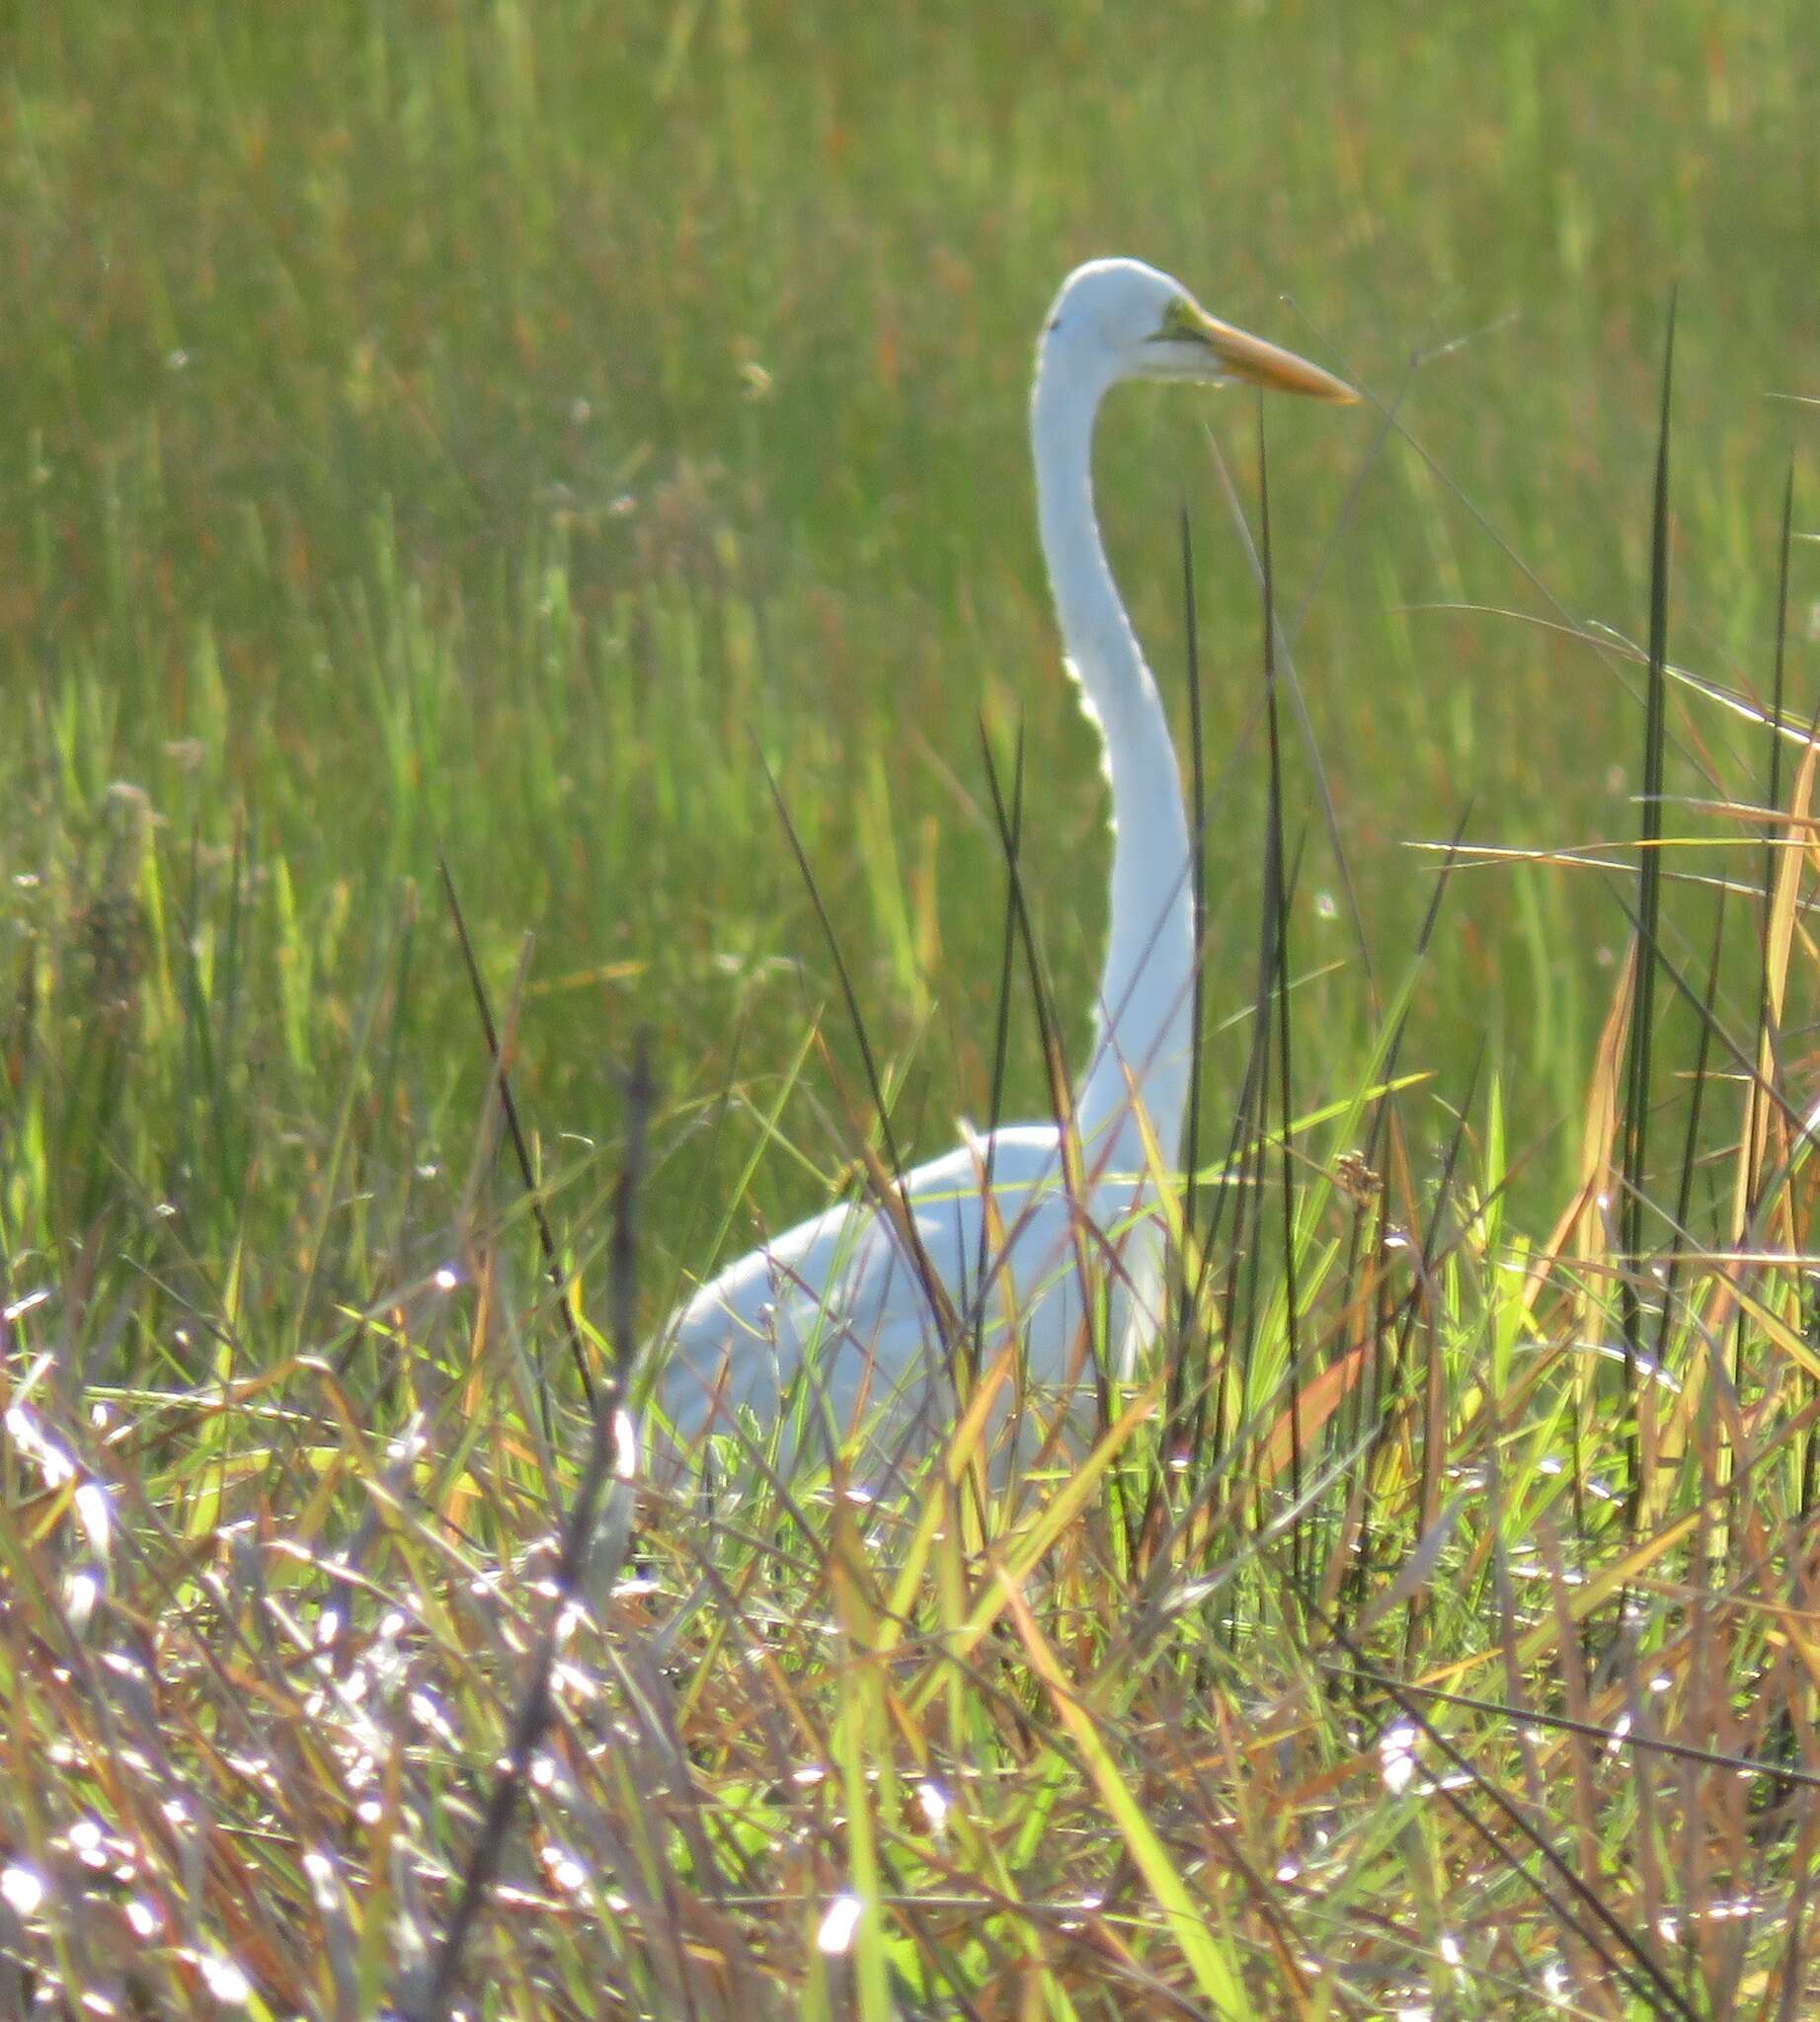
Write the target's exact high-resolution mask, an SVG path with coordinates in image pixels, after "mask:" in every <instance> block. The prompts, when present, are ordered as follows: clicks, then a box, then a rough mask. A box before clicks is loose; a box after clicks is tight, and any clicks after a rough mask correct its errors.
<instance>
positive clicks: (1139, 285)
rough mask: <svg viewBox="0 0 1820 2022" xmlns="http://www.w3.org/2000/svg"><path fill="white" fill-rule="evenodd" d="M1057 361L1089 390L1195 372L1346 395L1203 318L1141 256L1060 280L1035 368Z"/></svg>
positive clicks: (1101, 263) (1332, 396)
mask: <svg viewBox="0 0 1820 2022" xmlns="http://www.w3.org/2000/svg"><path fill="white" fill-rule="evenodd" d="M1051 365H1054V366H1056V367H1058V368H1063V367H1065V368H1066V369H1068V371H1069V372H1070V374H1072V375H1075V376H1078V377H1079V378H1080V379H1082V380H1084V381H1087V382H1089V383H1091V384H1093V385H1095V386H1097V387H1099V388H1102V389H1103V388H1105V387H1108V386H1112V385H1115V384H1116V383H1117V382H1118V381H1119V380H1121V379H1195V380H1202V381H1205V382H1208V383H1211V384H1214V385H1228V384H1233V383H1237V384H1240V385H1246V386H1263V387H1268V388H1270V389H1272V390H1273V391H1275V392H1278V393H1304V394H1307V395H1309V396H1310V397H1311V398H1313V399H1315V400H1333V401H1350V400H1356V399H1357V398H1358V395H1357V394H1355V393H1354V392H1353V390H1352V388H1351V387H1350V386H1348V385H1347V384H1346V382H1345V381H1344V380H1343V379H1336V378H1335V377H1334V376H1333V374H1332V373H1331V372H1323V371H1322V370H1321V368H1320V367H1319V366H1318V365H1311V364H1309V362H1308V361H1307V359H1306V358H1299V357H1298V356H1297V355H1296V353H1295V352H1294V351H1286V350H1281V349H1279V347H1278V346H1276V345H1274V344H1266V343H1265V341H1264V340H1263V339H1262V338H1260V337H1251V336H1249V335H1248V334H1247V333H1246V332H1244V331H1242V330H1234V329H1233V328H1232V326H1231V325H1230V324H1229V323H1222V322H1220V321H1219V320H1218V319H1217V318H1215V317H1212V316H1210V315H1209V314H1208V313H1207V311H1206V310H1205V309H1203V308H1202V307H1201V305H1200V303H1199V302H1197V301H1196V300H1195V298H1194V297H1193V296H1192V295H1191V294H1190V293H1189V292H1188V290H1187V289H1186V288H1185V287H1183V286H1182V284H1181V282H1180V281H1178V280H1171V279H1170V278H1169V276H1168V275H1167V274H1166V273H1159V272H1157V271H1156V269H1155V268H1153V267H1147V266H1146V265H1145V264H1144V262H1143V261H1142V260H1090V261H1089V262H1088V263H1087V264H1086V266H1084V267H1077V268H1075V270H1074V272H1072V273H1070V274H1069V275H1068V279H1067V280H1065V281H1064V282H1063V283H1062V292H1061V293H1060V294H1059V295H1058V296H1057V297H1056V299H1055V303H1054V306H1053V307H1052V308H1051V309H1050V312H1049V320H1048V322H1047V323H1046V324H1045V325H1044V328H1043V340H1042V344H1041V346H1040V348H1039V368H1040V369H1042V368H1048V367H1050V366H1051Z"/></svg>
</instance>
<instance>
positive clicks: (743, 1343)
mask: <svg viewBox="0 0 1820 2022" xmlns="http://www.w3.org/2000/svg"><path fill="white" fill-rule="evenodd" d="M1125 379H1180V380H1201V381H1207V382H1212V383H1215V384H1221V383H1230V382H1240V383H1243V384H1247V385H1253V386H1261V387H1269V388H1274V389H1276V390H1277V391H1280V392H1285V393H1300V394H1307V395H1310V396H1312V397H1313V398H1314V399H1316V400H1328V401H1350V400H1352V399H1353V398H1354V397H1355V396H1354V394H1353V392H1352V390H1351V388H1350V387H1348V386H1346V385H1345V384H1344V383H1343V382H1342V381H1340V380H1338V379H1336V378H1334V377H1332V375H1331V374H1329V373H1327V372H1324V371H1322V370H1321V369H1320V367H1319V366H1317V365H1312V364H1309V363H1308V362H1307V361H1306V359H1304V358H1300V357H1297V356H1296V355H1295V354H1294V353H1292V352H1290V351H1286V350H1279V349H1278V348H1277V347H1276V346H1274V345H1271V344H1266V343H1264V342H1263V341H1262V340H1261V339H1259V338H1255V337H1250V336H1247V335H1246V334H1245V333H1244V332H1243V331H1240V330H1234V329H1232V328H1231V327H1230V326H1229V325H1227V324H1225V323H1221V322H1218V321H1216V320H1215V319H1214V318H1213V317H1212V316H1210V315H1208V314H1207V312H1206V311H1205V310H1204V309H1203V308H1202V307H1201V306H1200V304H1199V303H1198V302H1197V301H1196V300H1195V299H1194V297H1193V296H1192V295H1191V294H1189V293H1188V291H1187V290H1186V289H1185V288H1183V287H1182V286H1181V284H1180V283H1179V282H1177V281H1174V280H1171V279H1170V278H1169V276H1168V275H1167V274H1164V273H1159V272H1157V271H1156V270H1155V269H1154V268H1151V267H1147V266H1145V265H1144V264H1143V263H1142V262H1140V261H1136V260H1096V261H1093V262H1091V263H1089V264H1088V265H1087V266H1084V267H1080V268H1077V269H1076V270H1075V271H1074V272H1072V273H1071V274H1069V276H1068V279H1067V280H1066V281H1065V282H1064V283H1063V286H1062V291H1061V293H1060V294H1059V295H1058V296H1057V297H1056V300H1055V304H1054V306H1053V307H1052V308H1051V310H1050V312H1049V315H1048V317H1047V318H1046V319H1045V322H1044V325H1043V334H1042V337H1041V339H1040V341H1039V343H1038V346H1037V356H1036V379H1035V385H1034V389H1033V391H1032V395H1031V403H1030V424H1031V444H1032V448H1033V451H1034V454H1035V464H1036V494H1037V518H1038V524H1039V527H1040V529H1041V534H1042V545H1043V556H1044V560H1045V562H1046V563H1047V564H1048V569H1049V579H1050V583H1051V586H1052V589H1053V591H1054V594H1055V601H1056V613H1057V617H1058V619H1059V620H1060V623H1061V631H1062V641H1063V647H1064V651H1065V654H1066V657H1067V663H1068V670H1069V672H1070V673H1071V674H1072V676H1073V678H1074V679H1075V680H1076V681H1077V682H1078V684H1079V687H1080V692H1081V703H1082V706H1083V708H1084V709H1085V712H1086V714H1087V716H1088V717H1089V718H1090V719H1091V720H1092V721H1093V722H1094V723H1095V724H1096V725H1097V726H1098V728H1099V731H1100V734H1101V736H1102V738H1103V739H1104V746H1105V771H1106V776H1107V780H1108V783H1109V785H1110V788H1111V798H1112V830H1113V849H1112V894H1111V908H1110V922H1109V926H1108V944H1107V949H1106V964H1105V970H1104V972H1103V974H1102V975H1101V978H1100V983H1099V990H1098V995H1097V997H1096V999H1095V1012H1096V1029H1095V1035H1094V1040H1093V1048H1092V1053H1091V1056H1090V1058H1089V1060H1088V1063H1087V1067H1086V1071H1085V1073H1084V1074H1083V1075H1082V1076H1081V1078H1080V1081H1079V1083H1078V1085H1077V1087H1076V1089H1075V1091H1074V1098H1073V1113H1072V1116H1071V1118H1070V1119H1069V1120H1068V1129H1069V1131H1070V1132H1071V1133H1072V1138H1073V1147H1077V1155H1076V1152H1075V1150H1074V1148H1073V1147H1069V1148H1068V1156H1067V1157H1066V1158H1065V1145H1064V1140H1063V1136H1062V1133H1061V1132H1060V1131H1059V1130H1058V1128H1057V1127H1056V1125H1055V1124H1054V1123H1045V1124H1016V1125H1011V1126H1008V1127H1005V1128H1000V1129H997V1130H995V1131H993V1132H992V1133H991V1135H990V1136H989V1137H984V1136H978V1135H976V1134H975V1133H973V1132H971V1131H968V1130H967V1129H966V1128H965V1127H963V1142H962V1143H961V1144H960V1145H959V1146H958V1147H957V1148H956V1149H955V1150H953V1151H950V1152H949V1153H947V1155H946V1156H945V1157H941V1158H937V1159H935V1160H933V1161H931V1162H930V1163H928V1164H926V1165H922V1166H918V1167H917V1168H916V1169H915V1170H914V1171H913V1172H910V1173H908V1174H906V1175H905V1176H904V1178H903V1180H902V1182H901V1184H900V1185H899V1186H898V1187H896V1188H894V1192H896V1193H897V1194H898V1200H897V1201H896V1202H894V1203H890V1204H886V1205H884V1206H881V1205H877V1204H876V1203H871V1202H855V1203H848V1204H845V1205H840V1206H836V1207H831V1208H830V1209H829V1210H828V1211H827V1212H826V1213H823V1214H819V1215H817V1216H815V1217H814V1218H813V1219H812V1220H809V1221H806V1222H803V1223H802V1224H801V1225H800V1226H798V1227H796V1228H793V1229H791V1230H790V1231H789V1232H788V1233H787V1234H785V1235H781V1236H778V1237H776V1238H775V1239H773V1240H772V1241H770V1242H767V1243H765V1244H763V1245H762V1246H761V1247H759V1248H758V1249H756V1250H753V1251H752V1253H751V1255H750V1256H746V1257H743V1258H741V1260H740V1261H739V1262H738V1263H737V1264H733V1265H731V1266H729V1267H728V1268H727V1269H726V1270H724V1271H722V1272H721V1273H720V1274H719V1275H718V1276H717V1277H715V1278H714V1279H712V1280H711V1281H710V1282H709V1283H705V1284H703V1285H702V1286H701V1288H700V1289H699V1290H698V1291H697V1292H696V1293H695V1295H694V1296H693V1297H692V1298H691V1299H690V1300H689V1301H688V1302H687V1304H686V1305H685V1306H684V1307H683V1308H682V1309H681V1311H680V1312H679V1313H677V1314H675V1315H673V1318H672V1320H671V1322H670V1323H669V1325H668V1326H667V1328H666V1329H665V1331H664V1334H663V1335H662V1336H661V1337H660V1341H659V1344H658V1348H657V1354H658V1356H659V1358H660V1367H661V1375H660V1376H659V1379H658V1385H659V1393H660V1395H661V1398H662V1402H663V1406H664V1410H665V1414H666V1416H667V1417H668V1418H669V1420H670V1422H671V1426H672V1429H673V1433H674V1434H675V1436H676V1438H677V1439H679V1440H680V1441H681V1442H682V1443H683V1444H684V1445H692V1444H693V1443H694V1442H696V1441H697V1440H698V1439H700V1437H701V1435H702V1434H703V1432H704V1431H705V1430H707V1429H709V1428H710V1427H727V1426H731V1425H733V1424H734V1423H735V1422H736V1418H735V1413H736V1408H748V1409H751V1410H752V1411H753V1412H754V1413H755V1414H756V1415H757V1417H758V1419H759V1420H760V1421H761V1422H769V1421H771V1420H773V1419H774V1418H775V1417H776V1415H777V1413H778V1410H779V1408H780V1406H781V1404H782V1403H783V1401H784V1400H785V1399H786V1398H787V1397H789V1396H790V1395H791V1394H792V1386H793V1385H794V1384H795V1382H796V1381H797V1380H798V1379H799V1376H800V1377H802V1378H803V1379H804V1380H806V1381H808V1382H809V1383H811V1384H813V1386H814V1413H815V1418H816V1420H817V1422H820V1423H826V1421H825V1420H823V1418H822V1412H823V1408H824V1403H825V1404H826V1406H827V1407H828V1408H831V1412H832V1415H833V1419H834V1422H835V1425H836V1426H837V1428H838V1429H839V1430H840V1431H841V1432H843V1433H844V1432H845V1431H846V1430H847V1429H848V1428H849V1427H850V1426H851V1425H852V1424H853V1423H855V1421H856V1419H857V1418H858V1417H860V1416H862V1415H865V1414H869V1413H870V1412H871V1411H872V1410H873V1409H874V1408H875V1407H878V1406H881V1405H883V1406H888V1407H889V1411H888V1416H887V1418H886V1419H885V1420H884V1421H882V1422H883V1423H888V1424H889V1425H891V1426H892V1427H893V1428H897V1429H904V1428H906V1427H907V1426H910V1425H911V1422H912V1421H918V1422H920V1423H921V1424H923V1425H924V1426H926V1427H928V1428H930V1429H934V1428H937V1427H939V1426H941V1425H943V1424H945V1423H948V1422H949V1421H950V1420H951V1418H952V1412H953V1406H954V1395H955V1393H954V1388H953V1381H952V1376H951V1373H950V1368H949V1361H948V1358H949V1356H950V1354H951V1353H952V1352H953V1350H954V1349H955V1347H956V1345H957V1341H958V1340H961V1339H966V1340H971V1339H972V1338H973V1331H974V1329H975V1328H976V1327H977V1328H979V1329H981V1331H982V1334H983V1338H984V1346H985V1348H986V1353H987V1357H988V1361H989V1360H990V1358H991V1356H992V1355H993V1354H994V1353H995V1352H996V1351H997V1350H998V1349H999V1348H1001V1347H1002V1346H1003V1345H1004V1344H1005V1343H1006V1342H1007V1341H1009V1340H1013V1339H1015V1340H1016V1341H1017V1342H1018V1343H1019V1344H1020V1345H1021V1348H1022V1351H1023V1355H1024V1359H1025V1360H1024V1370H1025V1373H1026V1376H1027V1379H1028V1380H1029V1381H1030V1382H1031V1383H1032V1384H1033V1385H1037V1386H1055V1385H1057V1384H1063V1383H1068V1382H1074V1381H1077V1380H1078V1377H1079V1372H1080V1361H1079V1357H1080V1356H1081V1354H1082V1352H1083V1343H1084V1340H1085V1330H1084V1329H1083V1325H1082V1322H1083V1318H1084V1316H1085V1315H1086V1313H1087V1312H1088V1310H1089V1303H1088V1302H1089V1300H1090V1299H1092V1298H1094V1297H1095V1296H1096V1294H1095V1290H1094V1287H1097V1286H1104V1288H1105V1294H1106V1298H1107V1305H1106V1308H1105V1310H1106V1313H1107V1316H1108V1325H1107V1329H1106V1335H1105V1346H1106V1353H1107V1354H1108V1356H1109V1358H1110V1361H1111V1364H1112V1366H1111V1368H1110V1369H1109V1371H1108V1373H1109V1374H1110V1375H1112V1376H1114V1377H1115V1378H1124V1377H1127V1376H1129V1375H1130V1374H1131V1373H1132V1370H1133V1368H1134V1366H1135V1363H1136V1360H1137V1357H1138V1355H1139V1354H1140V1352H1141V1351H1142V1349H1143V1348H1144V1346H1145V1345H1146V1344H1147V1341H1148V1339H1149V1338H1150V1337H1151V1336H1152V1334H1153V1333H1154V1331H1155V1328H1156V1325H1157V1322H1158V1319H1159V1307H1160V1301H1161V1295H1162V1290H1163V1270H1162V1265H1163V1225H1162V1220H1161V1216H1160V1214H1159V1212H1158V1208H1157V1200H1156V1189H1157V1187H1158V1185H1159V1184H1160V1183H1161V1182H1162V1181H1163V1180H1164V1178H1165V1176H1167V1175H1169V1174H1171V1173H1172V1172H1173V1170H1174V1168H1175V1165H1176V1162H1177V1158H1178V1153H1179V1146H1180V1140H1181V1130H1182V1113H1183V1109H1184V1107H1185V1104H1186V1099H1187V1092H1188V1077H1189V1060H1190V1052H1191V1049H1192V1046H1193V1034H1192V1032H1191V1030H1190V1025H1191V1007H1192V1002H1193V972H1194V961H1195V951H1194V928H1193V904H1192V892H1191V880H1190V840H1189V833H1188V819H1187V815H1186V811H1185V809H1184V806H1183V799H1182V789H1181V779H1180V775H1179V773H1178V771H1177V767H1176V758H1175V749H1174V745H1173V743H1172V742H1171V740H1170V736H1169V723H1168V718H1167V716H1166V715H1165V714H1164V711H1163V706H1162V701H1161V698H1160V697H1159V696H1158V694H1157V691H1156V683H1155V681H1154V680H1153V678H1152V677H1151V674H1150V670H1149V668H1148V667H1147V665H1146V664H1145V661H1144V655H1143V653H1142V651H1141V650H1140V648H1139V645H1138V640H1137V637H1136V635H1135V634H1134V632H1133V630H1132V625H1131V620H1130V619H1129V618H1128V617H1127V615H1126V612H1125V606H1124V605H1123V603H1121V601H1120V600H1119V593H1118V590H1117V588H1116V586H1115V585H1114V583H1113V580H1112V572H1111V570H1110V569H1109V567H1108V566H1107V562H1106V554H1105V550H1104V548H1103V547H1102V546H1101V543H1100V535H1099V528H1098V525H1097V523H1096V521H1095V518H1094V510H1093V474H1092V443H1093V426H1094V419H1095V417H1096V415H1097V413H1098V411H1099V406H1100V402H1101V400H1102V398H1103V397H1104V395H1105V394H1106V393H1107V392H1108V391H1109V390H1110V389H1111V388H1112V387H1113V386H1115V385H1117V384H1118V383H1119V382H1120V381H1121V380H1125ZM1065 1166H1071V1168H1072V1170H1073V1173H1074V1175H1075V1178H1074V1180H1073V1182H1072V1183H1070V1181H1069V1179H1068V1175H1067V1173H1066V1172H1065ZM988 1182H989V1195H988V1192H987V1188H988ZM983 1262H984V1265H985V1271H984V1275H983V1273H982V1263H983ZM1083 1274H1084V1276H1085V1277H1086V1279H1087V1281H1088V1283H1087V1284H1086V1285H1085V1286H1083V1283H1082V1278H1083ZM937 1286H939V1289H936V1287H937Z"/></svg>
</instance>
